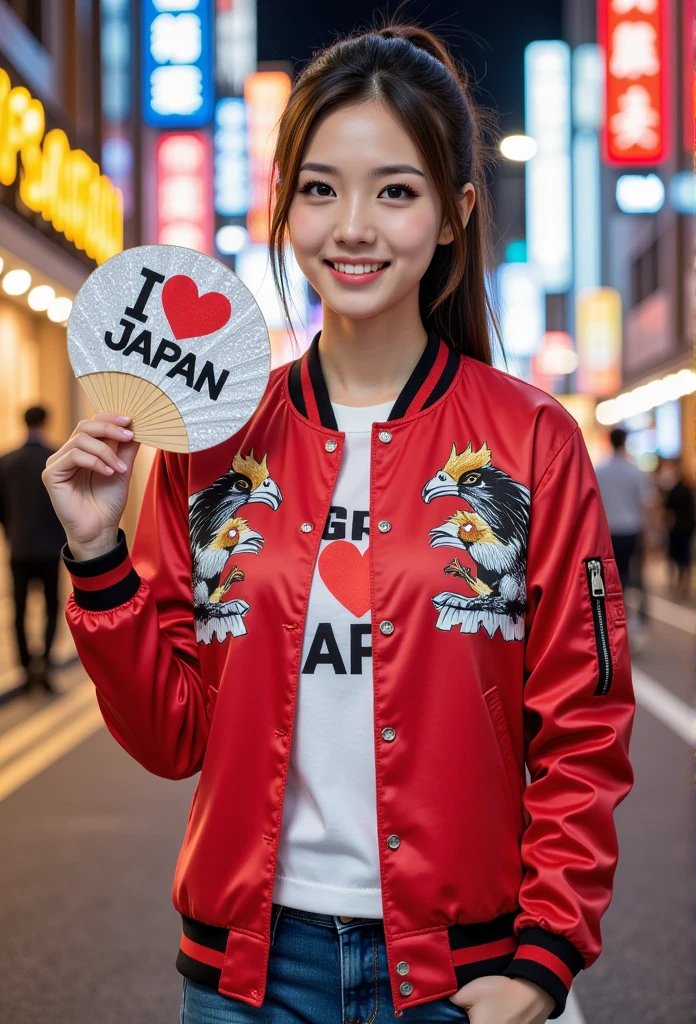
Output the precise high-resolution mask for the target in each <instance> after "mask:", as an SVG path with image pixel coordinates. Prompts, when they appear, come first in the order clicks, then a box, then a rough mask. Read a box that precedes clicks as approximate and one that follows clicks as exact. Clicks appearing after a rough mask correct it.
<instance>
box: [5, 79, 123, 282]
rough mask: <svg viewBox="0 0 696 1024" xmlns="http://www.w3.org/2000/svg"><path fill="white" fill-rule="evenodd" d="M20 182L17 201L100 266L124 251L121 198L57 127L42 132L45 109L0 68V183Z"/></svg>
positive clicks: (95, 164) (44, 128)
mask: <svg viewBox="0 0 696 1024" xmlns="http://www.w3.org/2000/svg"><path fill="white" fill-rule="evenodd" d="M18 178H19V196H20V198H21V200H22V202H23V203H24V204H25V206H27V207H28V208H29V209H30V210H32V211H33V212H34V213H40V214H41V216H42V217H43V218H44V220H46V221H48V222H49V223H50V224H52V225H53V227H54V228H55V229H56V231H59V232H60V233H61V234H63V235H64V236H65V238H67V240H68V241H69V242H72V243H73V245H74V246H75V247H76V248H77V249H82V250H83V251H84V252H86V253H87V255H88V256H89V257H90V258H91V259H93V260H95V261H96V262H97V263H103V262H104V261H105V260H108V259H109V257H111V256H114V255H115V254H116V253H117V252H120V251H121V249H122V248H123V204H122V198H121V193H120V191H119V190H118V189H117V188H114V186H113V185H112V183H111V182H110V181H109V179H108V178H107V177H106V175H104V174H102V173H101V171H100V169H99V165H98V164H97V163H95V162H94V160H92V159H91V157H89V156H88V155H87V154H86V153H85V152H83V151H82V150H81V149H72V148H71V147H70V143H69V141H68V137H67V135H66V134H65V132H64V131H62V130H61V129H60V128H54V129H52V130H51V131H49V132H46V117H45V113H44V108H43V104H42V103H41V102H40V100H37V99H36V98H35V97H34V96H32V95H31V93H30V92H29V90H28V89H25V88H24V87H22V86H16V87H15V88H12V83H11V82H10V78H9V75H8V74H7V72H6V71H4V70H3V69H2V68H0V184H2V185H6V186H9V185H13V184H14V183H15V181H17V179H18Z"/></svg>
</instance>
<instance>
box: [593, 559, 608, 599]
mask: <svg viewBox="0 0 696 1024" xmlns="http://www.w3.org/2000/svg"><path fill="white" fill-rule="evenodd" d="M590 581H591V587H592V596H593V597H604V596H605V591H604V582H603V580H602V573H601V566H600V563H599V562H598V561H597V559H594V560H593V561H592V562H590Z"/></svg>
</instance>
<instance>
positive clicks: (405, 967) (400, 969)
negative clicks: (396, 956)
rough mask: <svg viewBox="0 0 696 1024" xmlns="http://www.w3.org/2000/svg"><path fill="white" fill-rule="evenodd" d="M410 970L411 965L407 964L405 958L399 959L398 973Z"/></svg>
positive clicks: (406, 972) (405, 972)
mask: <svg viewBox="0 0 696 1024" xmlns="http://www.w3.org/2000/svg"><path fill="white" fill-rule="evenodd" d="M410 970H411V965H410V964H407V963H406V961H405V960H399V962H398V964H397V965H396V973H397V974H408V972H409V971H410Z"/></svg>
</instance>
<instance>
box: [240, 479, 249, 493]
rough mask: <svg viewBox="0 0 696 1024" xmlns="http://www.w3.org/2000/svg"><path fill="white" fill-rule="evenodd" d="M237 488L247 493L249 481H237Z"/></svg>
mask: <svg viewBox="0 0 696 1024" xmlns="http://www.w3.org/2000/svg"><path fill="white" fill-rule="evenodd" d="M237 487H239V488H241V490H243V491H248V490H249V481H248V480H238V481H237Z"/></svg>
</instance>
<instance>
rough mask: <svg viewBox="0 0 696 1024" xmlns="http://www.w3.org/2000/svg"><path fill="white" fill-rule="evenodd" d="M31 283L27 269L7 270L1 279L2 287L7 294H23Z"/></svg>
mask: <svg viewBox="0 0 696 1024" xmlns="http://www.w3.org/2000/svg"><path fill="white" fill-rule="evenodd" d="M30 284H31V274H30V273H29V271H28V270H8V272H7V273H6V274H5V276H4V277H3V279H2V287H3V290H4V291H5V292H7V294H8V295H24V293H25V292H26V291H27V290H28V289H29V286H30Z"/></svg>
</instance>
